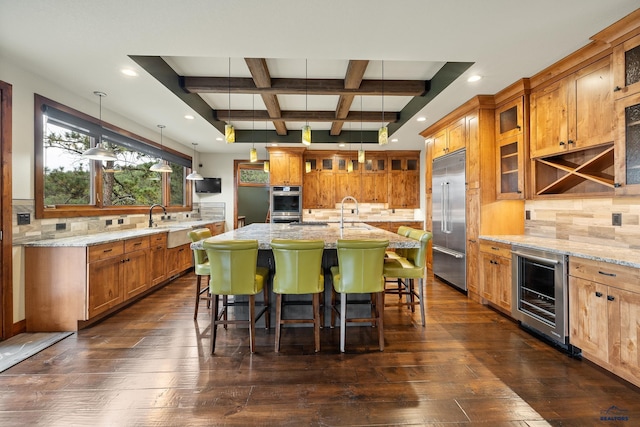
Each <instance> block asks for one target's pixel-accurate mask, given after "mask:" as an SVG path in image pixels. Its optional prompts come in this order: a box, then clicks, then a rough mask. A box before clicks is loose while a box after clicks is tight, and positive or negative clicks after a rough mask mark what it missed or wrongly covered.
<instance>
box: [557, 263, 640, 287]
mask: <svg viewBox="0 0 640 427" xmlns="http://www.w3.org/2000/svg"><path fill="white" fill-rule="evenodd" d="M569 275H571V276H574V277H580V278H582V279H586V280H590V281H592V282H598V283H603V284H605V285H609V286H613V287H615V288H621V289H627V290H630V291H635V292H638V291H640V285H639V284H638V283H640V269H637V268H632V267H625V266H622V265H617V264H611V263H608V262H602V261H594V260H590V259H584V258H578V257H569Z"/></svg>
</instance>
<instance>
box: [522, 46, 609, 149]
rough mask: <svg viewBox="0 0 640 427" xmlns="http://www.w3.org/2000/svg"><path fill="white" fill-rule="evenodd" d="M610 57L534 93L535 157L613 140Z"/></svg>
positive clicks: (532, 127)
mask: <svg viewBox="0 0 640 427" xmlns="http://www.w3.org/2000/svg"><path fill="white" fill-rule="evenodd" d="M612 87H613V84H612V73H611V64H610V58H609V57H607V58H604V59H601V60H599V61H597V62H595V63H593V64H591V65H588V66H586V67H584V68H582V69H581V70H579V71H577V72H575V73H573V74H571V75H569V76H567V77H565V78H563V79H561V80H559V81H557V82H555V83H552V84H550V85H549V86H547V87H545V88H543V89H541V90H537V91H534V92H532V94H531V157H532V158H537V157H544V156H548V155H554V154H559V153H563V152H566V151H571V150H577V149H584V148H588V147H593V146H596V145H600V144H605V143H611V142H613V136H614V115H613V114H614V113H613V91H612Z"/></svg>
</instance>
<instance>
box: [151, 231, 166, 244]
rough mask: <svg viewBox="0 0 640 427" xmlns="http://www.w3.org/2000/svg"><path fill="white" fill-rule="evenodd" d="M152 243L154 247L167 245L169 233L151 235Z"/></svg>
mask: <svg viewBox="0 0 640 427" xmlns="http://www.w3.org/2000/svg"><path fill="white" fill-rule="evenodd" d="M149 241H150V245H151V246H153V247H156V246H165V247H166V246H167V233H158V234H153V235H151V236H149Z"/></svg>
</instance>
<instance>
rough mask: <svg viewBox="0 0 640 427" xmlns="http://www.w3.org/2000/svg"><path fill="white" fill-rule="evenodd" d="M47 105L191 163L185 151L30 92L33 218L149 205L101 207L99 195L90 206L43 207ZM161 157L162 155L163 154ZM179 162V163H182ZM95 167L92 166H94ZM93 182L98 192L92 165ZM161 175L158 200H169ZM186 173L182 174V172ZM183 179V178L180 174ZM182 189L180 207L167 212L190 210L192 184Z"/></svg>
mask: <svg viewBox="0 0 640 427" xmlns="http://www.w3.org/2000/svg"><path fill="white" fill-rule="evenodd" d="M48 107H51V108H53V109H55V110H56V111H59V112H62V113H64V114H67V115H70V116H73V117H76V118H78V119H80V120H81V121H84V122H87V123H89V124H91V125H92V126H94V127H95V128H98V127H99V126H100V125H102V128H104V129H105V132H106V133H108V134H112V135H119V136H121V137H123V138H126V139H130V140H134V141H136V142H138V143H142V144H146V145H148V146H149V148H150V150H154V152H160V150H162V151H163V152H165V153H167V158H169V159H174V160H175V159H183V160H182V162H180V163H183V162H184V164H187V162H188V164H192V158H191V156H189V155H187V154H183V153H181V152H179V151H176V150H173V149H171V148H168V147H164V146H161V145H160V144H157V143H155V142H154V141H151V140H149V139H147V138H145V137H142V136H140V135H136V134H135V133H133V132H130V131H128V130H126V129H122V128H120V127H118V126H115V125H113V124H110V123H107V122H105V121H102V122H101V121H100V120H99V119H96V118H95V117H92V116H90V115H88V114H85V113H82V112H80V111H77V110H75V109H73V108H71V107H67V106H66V105H63V104H60V103H58V102H56V101H53V100H51V99H48V98H46V97H44V96H42V95H38V94H34V198H35V199H34V201H35V217H36V218H37V219H44V218H73V217H91V216H103V215H123V214H140V213H147V212H148V211H149V208H148V207H147V206H141V205H137V206H106V207H105V206H103V205H102V200H101V199H102V197H101V196H98V198H99V200H96V202H95V203H96V204H95V205H92V206H87V205H82V206H72V205H66V206H56V207H55V208H45V206H44V158H43V157H44V156H43V149H42V148H43V141H44V120H43V117H44V115H45V113H44V110H45V109H46V108H48ZM163 157H164V156H163ZM184 164H183V166H184ZM94 166H95V165H94ZM184 167H185V169H186V171H185V172H186V173H189V172H190V171H191V168H189V167H188V166H184ZM93 171H94V177H93V179H94V182H95V190H96V193H97V194H98V195H100V194H101V191H102V174H100V173H98V171H99V168H97V167H94V168H93ZM161 175H162V200H163V202H164V201H166V200H169V193H170V188H169V180H168V179H167V176H166V175H167V174H161ZM185 176H186V174H185ZM183 180H184V177H183ZM184 182H185V185H184V191H185V193H186V194H185V200H184V206H182V205H179V206H176V205H169V206H167V211H169V212H184V211H191V210H192V205H193V189H192V183H191V181H189V180H184ZM94 196H95V195H94Z"/></svg>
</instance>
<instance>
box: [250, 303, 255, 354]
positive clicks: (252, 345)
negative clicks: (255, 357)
mask: <svg viewBox="0 0 640 427" xmlns="http://www.w3.org/2000/svg"><path fill="white" fill-rule="evenodd" d="M255 316H256V296H255V295H249V348H250V349H251V353H255V352H256V319H255Z"/></svg>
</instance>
